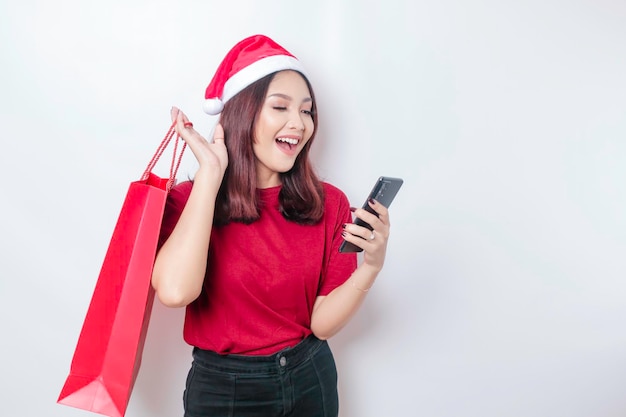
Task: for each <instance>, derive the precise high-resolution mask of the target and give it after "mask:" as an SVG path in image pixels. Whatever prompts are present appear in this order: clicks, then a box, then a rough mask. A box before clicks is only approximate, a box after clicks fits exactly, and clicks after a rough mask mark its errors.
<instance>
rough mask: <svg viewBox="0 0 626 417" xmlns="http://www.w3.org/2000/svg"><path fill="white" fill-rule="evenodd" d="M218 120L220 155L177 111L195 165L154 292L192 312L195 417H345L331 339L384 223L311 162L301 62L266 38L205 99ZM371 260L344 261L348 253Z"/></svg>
mask: <svg viewBox="0 0 626 417" xmlns="http://www.w3.org/2000/svg"><path fill="white" fill-rule="evenodd" d="M206 99H207V101H206V105H205V110H206V111H207V112H208V113H210V114H220V122H219V124H218V125H217V126H216V128H215V132H214V135H213V138H212V140H211V141H207V140H205V139H204V138H203V137H202V136H201V135H200V134H199V133H198V132H197V131H195V130H194V129H193V125H192V123H191V122H189V120H188V119H187V117H186V116H185V114H183V113H182V112H181V111H180V110H178V109H176V108H174V109H172V119H173V121H176V129H177V131H178V133H179V134H180V135H181V137H182V138H183V139H184V140H185V142H186V143H187V144H188V146H189V148H190V149H191V150H192V152H193V154H194V155H195V157H196V158H197V160H198V163H199V168H198V171H197V172H196V174H195V176H194V180H193V182H191V181H186V182H182V183H180V184H178V185H177V186H175V187H174V188H173V189H172V191H171V192H170V195H169V198H168V202H167V207H166V212H165V216H164V220H163V226H162V233H161V247H160V250H159V252H158V254H157V258H156V262H155V265H154V271H153V276H152V284H153V286H154V288H155V290H156V293H157V296H158V298H159V299H160V301H161V302H162V303H163V304H165V305H167V306H171V307H182V306H186V315H185V325H184V338H185V341H186V342H187V343H189V344H190V345H192V346H194V349H193V363H192V366H191V370H190V371H189V375H188V378H187V384H186V389H185V393H184V407H185V416H186V417H205V416H207V417H208V416H264V417H268V416H285V415H293V416H299V417H306V416H316V417H317V416H319V417H325V416H337V414H338V399H337V373H336V368H335V363H334V360H333V356H332V353H331V351H330V349H329V347H328V344H327V342H326V339H328V338H329V337H331V336H333V335H334V334H335V333H337V332H338V331H339V330H340V329H341V328H342V327H343V326H344V325H345V324H346V323H347V322H348V321H349V319H350V318H351V317H352V316H353V315H354V313H355V312H356V311H357V309H358V308H359V306H360V305H361V303H362V301H363V299H364V297H365V296H366V294H367V291H368V290H369V288H370V287H371V286H372V284H373V283H374V280H375V279H376V277H377V275H378V273H379V271H380V270H381V268H382V267H383V262H384V259H385V250H386V246H387V239H388V237H389V215H388V212H387V210H386V208H385V207H384V206H382V205H381V204H379V203H377V202H376V201H371V202H370V205H371V206H372V208H373V209H374V210H375V211H376V212H377V213H378V217H377V216H374V215H372V214H370V213H368V212H367V211H365V210H362V209H352V211H353V212H354V215H355V216H356V217H359V218H361V219H362V220H364V221H366V222H367V223H369V224H370V225H372V226H373V229H374V230H373V232H372V231H370V230H368V229H367V228H364V227H360V226H357V225H355V224H352V214H351V208H350V206H349V203H348V200H347V198H346V196H345V195H344V194H343V193H342V192H341V191H340V190H339V189H337V188H335V187H334V186H332V185H330V184H328V183H325V182H321V181H320V180H319V179H318V178H317V176H316V175H315V173H314V171H313V169H312V166H311V163H310V161H309V150H310V148H311V144H312V142H313V138H314V136H315V132H316V130H317V113H316V106H315V97H314V95H313V90H312V89H311V86H310V84H309V81H308V80H307V78H306V76H305V75H304V70H303V68H302V67H301V64H300V62H299V61H298V60H297V59H296V58H295V57H294V56H293V55H291V54H290V53H289V52H287V51H286V50H285V49H284V48H282V47H281V46H280V45H278V44H277V43H276V42H274V41H273V40H271V39H269V38H267V37H265V36H262V35H257V36H253V37H250V38H246V39H244V40H243V41H241V42H239V43H238V44H237V45H235V47H233V49H232V50H231V51H230V52H229V53H228V54H227V56H226V57H225V59H224V61H223V62H222V63H221V65H220V67H219V68H218V70H217V72H216V74H215V76H214V78H213V80H212V81H211V83H210V84H209V86H208V88H207V91H206ZM344 239H345V240H347V241H349V242H352V243H354V244H356V245H357V246H359V247H361V248H363V250H364V254H363V260H362V262H361V264H360V265H358V267H357V257H356V255H355V254H345V253H339V251H338V248H339V245H340V244H341V242H342V241H343V240H344Z"/></svg>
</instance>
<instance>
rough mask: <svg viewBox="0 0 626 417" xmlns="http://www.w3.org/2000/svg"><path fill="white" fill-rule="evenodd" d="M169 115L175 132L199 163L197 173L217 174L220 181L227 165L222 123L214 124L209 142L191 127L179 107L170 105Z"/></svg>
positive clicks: (219, 181)
mask: <svg viewBox="0 0 626 417" xmlns="http://www.w3.org/2000/svg"><path fill="white" fill-rule="evenodd" d="M171 117H172V122H174V121H176V133H178V134H179V135H180V137H181V138H183V140H184V141H185V143H187V146H189V149H191V152H193V154H194V156H195V157H196V159H197V160H198V163H199V164H200V168H199V169H198V174H201V173H202V172H207V174H208V175H211V176H214V175H217V178H216V179H217V180H218V184H219V183H221V181H222V178H223V177H224V172H225V171H226V167H227V166H228V152H227V151H226V145H225V144H224V129H223V128H222V125H220V124H218V125H217V126H215V132H214V133H213V141H212V142H209V141H207V140H206V139H205V138H204V137H203V136H202V135H200V134H199V133H198V132H197V131H196V130H195V129H194V128H193V124H191V123H190V122H189V119H188V118H187V116H186V115H185V114H184V113H183V112H182V111H180V109H178V108H176V107H172V111H171ZM198 174H196V175H198Z"/></svg>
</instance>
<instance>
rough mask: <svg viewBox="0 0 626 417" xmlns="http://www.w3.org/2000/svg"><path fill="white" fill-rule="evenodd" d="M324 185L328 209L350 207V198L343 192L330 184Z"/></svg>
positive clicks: (325, 183) (324, 183)
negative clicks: (331, 207) (330, 207)
mask: <svg viewBox="0 0 626 417" xmlns="http://www.w3.org/2000/svg"><path fill="white" fill-rule="evenodd" d="M322 184H323V185H324V200H325V202H326V206H327V207H328V206H343V205H349V204H348V197H347V196H346V194H345V193H344V192H343V191H341V190H340V189H339V188H337V187H336V186H334V185H332V184H330V183H328V182H322Z"/></svg>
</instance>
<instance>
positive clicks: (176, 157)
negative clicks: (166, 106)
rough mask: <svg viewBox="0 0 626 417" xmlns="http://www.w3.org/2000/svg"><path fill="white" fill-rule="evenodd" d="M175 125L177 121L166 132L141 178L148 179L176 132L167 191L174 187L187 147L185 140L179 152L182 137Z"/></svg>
mask: <svg viewBox="0 0 626 417" xmlns="http://www.w3.org/2000/svg"><path fill="white" fill-rule="evenodd" d="M175 127H176V121H174V122H173V123H172V125H171V126H170V129H169V130H168V131H167V133H166V134H165V137H164V138H163V140H162V141H161V144H160V145H159V147H158V148H157V150H156V152H155V153H154V155H153V156H152V159H151V160H150V162H149V163H148V166H147V167H146V170H145V171H144V172H143V175H142V176H141V180H142V181H145V180H147V179H148V177H149V176H150V172H152V170H153V169H154V167H155V165H156V164H157V162H158V161H159V158H161V155H163V152H164V151H165V149H166V148H167V146H168V145H169V144H170V142H171V141H172V138H173V137H174V134H176V139H175V140H174V150H173V152H172V162H171V164H170V177H169V179H168V181H167V185H166V187H165V190H166V191H169V190H170V189H171V188H172V186H173V185H174V181H176V173H177V172H178V167H179V166H180V161H181V160H182V158H183V152H185V148H186V147H187V143H186V142H184V141H183V146H182V147H181V148H180V152H177V150H178V141H179V139H180V135H179V134H177V133H176V129H175ZM177 153H178V155H177Z"/></svg>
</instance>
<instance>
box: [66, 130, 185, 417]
mask: <svg viewBox="0 0 626 417" xmlns="http://www.w3.org/2000/svg"><path fill="white" fill-rule="evenodd" d="M174 135H175V130H174V124H172V126H171V127H170V130H169V131H168V133H167V135H166V136H165V138H164V139H163V141H162V142H161V145H160V146H159V148H158V149H157V151H156V153H155V155H154V156H153V157H152V160H151V161H150V163H149V164H148V167H147V168H146V170H145V171H144V174H143V175H142V177H141V179H140V180H139V181H135V182H132V183H131V184H130V186H129V188H128V192H127V194H126V198H125V200H124V204H123V205H122V209H121V211H120V214H119V217H118V220H117V224H116V226H115V229H114V231H113V235H112V237H111V241H110V243H109V247H108V249H107V252H106V255H105V258H104V261H103V264H102V267H101V269H100V274H99V276H98V280H97V282H96V287H95V289H94V292H93V295H92V298H91V303H90V304H89V309H88V311H87V314H86V317H85V320H84V322H83V327H82V330H81V332H80V336H79V338H78V343H77V345H76V349H75V351H74V357H73V359H72V364H71V368H70V373H69V376H68V377H67V379H66V381H65V385H64V386H63V389H62V390H61V394H60V395H59V399H58V401H57V402H58V403H59V404H64V405H68V406H72V407H77V408H80V409H83V410H88V411H92V412H95V413H100V414H104V415H107V416H110V417H122V416H124V413H125V412H126V407H127V405H128V401H129V400H130V394H131V392H132V389H133V385H134V383H135V379H136V377H137V373H138V372H139V367H140V364H141V355H142V352H143V345H144V341H145V338H146V333H147V330H148V323H149V321H150V313H151V310H152V302H153V300H154V290H153V289H152V287H151V285H150V279H151V275H152V267H153V264H154V258H155V254H156V248H157V242H158V238H159V231H160V228H161V220H162V217H163V211H164V209H165V199H166V197H167V193H168V191H169V189H170V188H171V187H172V185H173V183H174V181H175V177H176V171H177V170H178V166H179V165H180V160H181V158H182V154H183V151H184V150H185V144H184V143H183V146H182V147H181V149H180V153H179V154H178V156H177V145H178V139H179V138H178V136H176V138H175V139H174V152H173V156H172V163H171V167H170V176H169V178H160V177H158V176H156V175H155V174H153V173H152V170H153V169H154V166H155V165H156V163H157V161H158V160H159V158H160V157H161V155H162V154H163V151H164V150H165V148H166V147H167V146H168V144H169V143H170V141H171V139H172V138H173V137H174Z"/></svg>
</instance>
